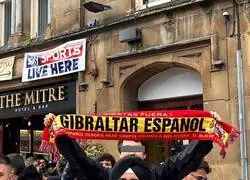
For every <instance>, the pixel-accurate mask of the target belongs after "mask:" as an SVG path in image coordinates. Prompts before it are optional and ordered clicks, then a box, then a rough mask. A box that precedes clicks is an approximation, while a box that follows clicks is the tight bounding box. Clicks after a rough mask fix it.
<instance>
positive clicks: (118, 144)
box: [117, 140, 147, 153]
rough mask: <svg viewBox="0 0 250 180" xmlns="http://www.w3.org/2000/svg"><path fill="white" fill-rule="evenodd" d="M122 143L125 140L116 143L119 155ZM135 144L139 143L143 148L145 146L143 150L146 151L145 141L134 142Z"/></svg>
mask: <svg viewBox="0 0 250 180" xmlns="http://www.w3.org/2000/svg"><path fill="white" fill-rule="evenodd" d="M123 141H125V140H119V141H118V143H117V149H118V151H119V153H121V146H122V143H123ZM135 142H141V144H142V145H143V146H145V150H147V143H146V141H135Z"/></svg>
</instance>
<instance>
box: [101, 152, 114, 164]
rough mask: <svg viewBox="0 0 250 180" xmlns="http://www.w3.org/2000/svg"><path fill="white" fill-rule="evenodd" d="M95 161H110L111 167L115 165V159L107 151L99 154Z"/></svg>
mask: <svg viewBox="0 0 250 180" xmlns="http://www.w3.org/2000/svg"><path fill="white" fill-rule="evenodd" d="M97 161H99V162H100V161H110V162H111V165H112V167H113V166H114V165H115V163H116V161H115V158H114V157H113V156H112V155H111V154H109V153H104V154H103V155H101V156H100V157H99V158H97Z"/></svg>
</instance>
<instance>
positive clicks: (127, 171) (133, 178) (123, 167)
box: [109, 156, 152, 180]
mask: <svg viewBox="0 0 250 180" xmlns="http://www.w3.org/2000/svg"><path fill="white" fill-rule="evenodd" d="M109 180H152V174H151V170H150V168H149V167H148V166H147V164H146V163H145V162H144V160H143V159H141V158H139V157H135V156H126V157H124V158H122V159H120V160H119V161H118V162H117V163H116V164H115V166H114V167H113V169H112V170H111V173H110V177H109Z"/></svg>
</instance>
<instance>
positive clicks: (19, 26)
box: [15, 0, 22, 33]
mask: <svg viewBox="0 0 250 180" xmlns="http://www.w3.org/2000/svg"><path fill="white" fill-rule="evenodd" d="M15 29H16V32H17V33H21V32H22V0H16V28H15Z"/></svg>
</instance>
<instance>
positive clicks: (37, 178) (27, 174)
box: [17, 165, 43, 180]
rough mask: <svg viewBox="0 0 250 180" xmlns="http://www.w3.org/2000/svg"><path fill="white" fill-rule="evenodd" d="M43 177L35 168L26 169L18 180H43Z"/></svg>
mask: <svg viewBox="0 0 250 180" xmlns="http://www.w3.org/2000/svg"><path fill="white" fill-rule="evenodd" d="M42 179H43V178H42V175H41V174H40V173H39V172H38V171H37V169H36V168H35V166H33V165H31V166H28V167H26V168H25V169H24V170H23V171H22V172H21V173H20V174H19V176H18V178H17V180H42Z"/></svg>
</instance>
